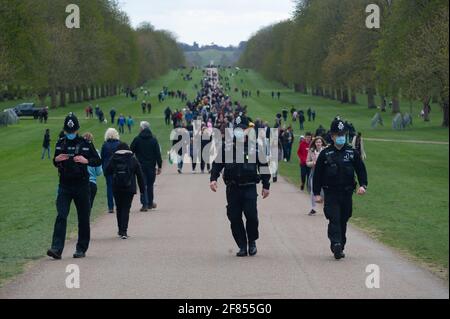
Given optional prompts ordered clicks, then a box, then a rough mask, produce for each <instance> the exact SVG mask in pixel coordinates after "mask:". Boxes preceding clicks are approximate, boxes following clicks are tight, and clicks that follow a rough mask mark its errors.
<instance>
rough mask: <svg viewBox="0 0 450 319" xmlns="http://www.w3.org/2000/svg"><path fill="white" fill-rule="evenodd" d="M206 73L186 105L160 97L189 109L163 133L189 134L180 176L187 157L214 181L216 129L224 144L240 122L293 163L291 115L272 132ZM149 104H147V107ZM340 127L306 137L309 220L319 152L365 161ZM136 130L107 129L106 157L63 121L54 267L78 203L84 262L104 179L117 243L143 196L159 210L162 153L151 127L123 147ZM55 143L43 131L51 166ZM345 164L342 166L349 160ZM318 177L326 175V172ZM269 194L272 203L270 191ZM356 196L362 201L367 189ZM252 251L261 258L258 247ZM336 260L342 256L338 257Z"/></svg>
mask: <svg viewBox="0 0 450 319" xmlns="http://www.w3.org/2000/svg"><path fill="white" fill-rule="evenodd" d="M203 72H204V73H203V78H202V79H201V82H200V89H199V90H198V91H197V94H196V96H195V98H194V99H193V100H192V101H187V100H186V97H185V95H184V93H183V92H182V91H169V89H168V88H167V87H165V88H164V89H163V91H162V92H161V93H160V97H162V98H163V99H165V98H166V97H167V96H169V97H171V98H179V99H181V100H182V101H183V102H186V104H185V107H184V108H183V109H181V110H180V109H175V110H174V111H172V110H171V108H170V107H167V108H166V109H165V110H164V118H165V124H166V125H170V124H172V125H173V128H174V129H180V128H183V129H185V130H184V131H185V132H188V133H189V139H188V142H187V143H186V144H184V145H183V146H182V148H181V149H179V151H178V153H177V154H176V164H177V170H178V173H180V174H182V173H183V168H184V161H185V158H184V157H183V156H184V155H186V154H187V155H188V156H189V157H190V159H191V163H192V173H196V170H197V167H198V166H200V171H201V172H202V173H205V169H206V171H207V172H208V173H211V170H212V168H214V165H213V158H211V156H210V158H208V157H206V158H205V157H204V156H203V154H204V149H205V147H206V146H207V145H208V144H209V143H210V142H211V141H212V139H213V131H214V130H213V129H217V130H216V131H219V132H220V134H221V135H222V136H221V137H222V139H224V138H225V135H226V134H227V133H226V130H227V129H234V128H236V125H238V126H239V125H240V124H241V119H245V121H246V123H247V124H248V125H247V124H246V125H245V126H246V129H254V130H256V131H257V132H258V133H257V134H260V132H264V133H265V134H264V138H265V139H266V141H267V140H269V139H270V138H271V129H277V130H278V133H279V134H278V161H280V160H284V161H286V162H289V161H291V157H292V148H293V145H294V143H295V135H294V130H293V128H292V126H291V125H289V126H287V121H288V114H289V112H288V111H287V109H283V110H282V112H281V113H278V114H277V115H276V122H275V125H274V126H273V127H270V125H269V123H268V122H267V121H264V120H262V119H260V118H255V119H252V118H250V117H249V115H248V107H247V105H243V104H241V103H240V102H239V101H233V99H232V98H231V97H230V96H229V95H227V94H226V93H225V91H224V88H223V87H222V86H221V85H220V80H221V76H220V75H219V74H218V71H217V70H216V69H205V70H204V71H203ZM148 94H149V93H148ZM246 94H251V93H246ZM246 94H244V95H246ZM258 95H259V91H258ZM279 96H280V95H278V97H279ZM273 97H275V92H273ZM144 103H145V101H144V102H143V105H144ZM146 110H147V111H149V112H150V111H151V106H150V110H149V108H148V104H147V103H145V108H144V107H143V111H144V113H145V111H146ZM93 114H94V109H93V108H92V106H88V108H86V117H87V118H92V117H93ZM95 114H96V116H97V117H98V118H99V120H100V122H103V121H102V119H104V114H103V112H102V111H101V109H100V108H99V107H98V106H97V107H96V108H95ZM109 115H110V117H111V123H113V124H114V123H116V116H117V112H116V110H115V109H114V108H113V109H111V111H110V113H109ZM306 115H307V117H308V121H310V122H314V121H315V119H316V112H315V110H313V109H311V108H309V109H308V110H307V112H306ZM291 116H292V121H293V122H295V121H296V120H297V119H298V120H300V119H302V120H303V122H304V121H306V118H305V113H304V112H303V111H302V110H296V109H295V108H294V107H292V109H291ZM283 121H284V123H283ZM335 121H337V122H338V123H339V125H338V127H337V128H335V129H334V131H333V127H332V129H330V130H329V131H327V130H326V129H325V128H324V127H323V126H322V125H320V126H319V127H318V129H317V130H316V132H315V134H312V133H310V132H307V133H306V134H305V135H304V136H301V137H300V140H299V146H298V150H297V156H298V158H299V162H300V177H301V190H302V191H303V190H307V191H309V192H310V193H311V211H310V212H309V215H311V216H312V215H315V214H316V213H317V211H316V206H317V203H318V202H319V200H318V199H317V198H318V197H320V196H321V197H324V195H323V190H322V187H318V186H317V185H315V184H316V183H318V178H317V177H316V167H317V163H318V161H319V159H321V161H323V155H321V154H322V152H323V151H324V150H328V151H329V148H327V146H328V145H335V144H336V139H338V140H339V143H341V144H339V145H344V146H345V145H347V144H348V143H351V144H352V148H351V152H353V151H354V152H355V154H357V158H358V159H361V160H364V159H365V158H366V154H365V150H364V143H363V139H362V134H361V133H358V134H356V130H355V128H354V126H353V125H352V124H351V123H349V122H346V121H345V122H344V121H343V120H341V118H340V117H339V116H338V117H336V119H335ZM197 123H200V126H201V127H200V130H199V131H200V133H201V135H202V136H204V135H205V133H207V134H206V135H208V134H209V136H210V138H209V139H204V138H202V139H201V148H200V149H199V150H197V152H195V151H194V149H195V148H194V147H193V144H194V134H196V133H195V132H196V130H195V129H194V127H195V125H197ZM133 124H134V120H133V119H132V117H131V116H129V117H128V118H125V116H124V115H123V114H120V115H119V117H118V118H117V125H118V130H117V129H116V128H112V127H111V128H108V129H107V130H106V132H105V136H104V143H103V145H102V148H101V151H97V150H96V149H95V147H94V136H93V134H91V133H89V132H88V133H85V134H83V135H79V129H80V124H79V122H78V119H77V118H76V117H75V115H73V114H70V115H69V116H68V117H67V118H66V119H65V122H64V130H63V132H61V134H60V138H59V140H58V142H57V144H56V150H55V155H54V158H53V162H54V165H55V166H56V167H57V168H58V171H59V177H60V183H59V189H58V199H57V210H58V216H57V219H56V222H55V228H54V235H53V242H52V247H51V249H49V251H48V255H49V256H51V257H53V258H55V259H60V258H61V254H62V251H63V248H64V240H65V234H66V230H65V228H66V223H67V215H68V212H69V207H70V202H71V201H72V200H74V201H75V204H76V206H77V213H78V220H79V241H78V244H77V250H76V252H75V254H74V257H75V258H83V257H84V256H85V253H86V251H87V249H88V246H89V240H90V228H89V216H90V211H91V209H92V206H93V203H94V201H95V197H96V194H97V191H98V188H97V179H98V178H99V176H101V175H104V177H105V180H106V196H107V203H108V213H110V214H114V213H115V214H116V216H117V227H118V235H119V237H120V238H122V239H127V238H128V223H129V214H130V209H131V205H132V201H133V198H134V196H135V195H136V193H137V192H138V190H139V192H140V201H141V204H142V208H141V212H147V211H149V210H152V209H155V208H157V204H156V202H155V200H154V198H155V196H154V183H155V181H156V178H157V176H158V175H160V174H161V170H162V165H163V163H162V156H161V148H160V145H159V143H158V141H157V139H156V138H155V136H154V135H153V132H152V130H151V127H150V124H149V123H148V122H145V121H143V122H141V123H140V126H139V127H140V133H139V134H138V135H137V136H136V137H135V139H134V140H133V142H132V143H131V144H130V145H128V144H126V143H124V142H122V141H121V140H120V134H124V133H125V126H126V125H127V126H128V129H129V133H131V127H132V126H133ZM338 133H339V134H338ZM234 134H236V132H235V133H234ZM171 139H172V142H173V145H176V144H177V143H180V142H183V141H184V140H183V136H181V135H178V136H171ZM50 142H51V140H50V131H49V130H46V132H45V136H44V141H43V152H42V159H44V158H45V155H46V154H47V156H48V157H49V158H50ZM340 150H341V148H339V149H338V151H340ZM343 150H344V151H346V148H345V147H344V148H343ZM269 152H270V151H269ZM348 152H350V151H348ZM266 155H269V154H266ZM342 161H345V158H343V159H342ZM198 164H200V165H198ZM321 165H324V164H323V163H322V164H321ZM358 165H360V167H359V168H358V169H359V170H360V172H362V173H361V176H358V177H361V178H360V179H361V180H362V183H363V184H362V185H363V186H364V187H366V186H367V182H366V181H365V178H364V174H365V173H364V172H363V171H365V168H364V169H363V167H362V166H363V164H360V163H358ZM216 173H217V172H216ZM271 173H272V174H268V175H267V176H268V178H269V179H270V175H272V177H273V181H274V182H277V175H278V171H277V168H276V169H275V171H273V172H271ZM363 173H364V174H363ZM320 174H323V173H322V171H321V172H320ZM321 178H322V177H321ZM320 181H321V180H320ZM266 184H268V181H266ZM138 186H139V188H138ZM266 186H267V195H268V185H266ZM359 191H360V193H364V191H363V190H362V189H360V190H359ZM325 198H326V197H325ZM344 244H345V243H344ZM254 248H255V253H256V246H255V247H254ZM338 256H340V255H339V254H338Z"/></svg>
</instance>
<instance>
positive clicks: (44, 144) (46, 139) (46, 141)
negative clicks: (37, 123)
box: [42, 134, 50, 148]
mask: <svg viewBox="0 0 450 319" xmlns="http://www.w3.org/2000/svg"><path fill="white" fill-rule="evenodd" d="M49 146H50V135H49V134H45V135H44V142H42V147H44V148H49Z"/></svg>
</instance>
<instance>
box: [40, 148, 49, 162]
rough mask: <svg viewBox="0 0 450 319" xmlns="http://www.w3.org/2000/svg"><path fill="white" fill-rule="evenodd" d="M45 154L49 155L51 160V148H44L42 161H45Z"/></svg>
mask: <svg viewBox="0 0 450 319" xmlns="http://www.w3.org/2000/svg"><path fill="white" fill-rule="evenodd" d="M45 153H47V155H48V159H50V147H49V148H45V147H43V148H42V156H41V159H44V158H45Z"/></svg>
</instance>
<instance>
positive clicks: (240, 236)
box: [211, 142, 271, 256]
mask: <svg viewBox="0 0 450 319" xmlns="http://www.w3.org/2000/svg"><path fill="white" fill-rule="evenodd" d="M231 147H232V148H233V163H225V159H226V156H225V152H226V151H231ZM243 151H244V156H243V159H244V163H237V161H236V157H237V154H236V144H233V145H232V146H227V145H225V143H223V145H222V161H221V163H219V162H218V161H217V160H216V161H214V162H213V165H212V169H211V182H214V181H217V179H218V178H219V177H220V174H221V172H222V170H224V173H223V179H224V182H225V185H226V197H227V203H228V205H227V215H228V219H229V220H230V222H231V231H232V234H233V238H234V240H235V241H236V244H237V245H238V247H239V248H240V250H241V251H240V255H239V253H238V256H243V255H247V244H249V247H250V248H252V247H253V248H254V249H256V244H255V241H256V240H257V239H258V238H259V232H258V225H259V221H258V210H257V198H258V193H257V187H256V185H257V184H259V183H260V182H262V184H263V187H264V189H267V190H269V189H270V178H271V176H270V174H263V173H260V172H261V168H263V167H265V169H267V170H268V163H261V162H260V161H259V157H258V150H257V149H256V150H255V152H256V155H251V156H253V157H255V156H256V162H255V163H249V158H250V157H249V145H248V143H247V142H246V143H245V144H244V148H243ZM238 158H239V157H238ZM250 162H252V161H250ZM253 162H254V161H253ZM242 213H244V215H245V218H246V225H245V226H244V222H243V220H242ZM255 253H256V250H254V253H253V254H255ZM251 254H252V253H251Z"/></svg>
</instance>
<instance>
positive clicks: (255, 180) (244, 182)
mask: <svg viewBox="0 0 450 319" xmlns="http://www.w3.org/2000/svg"><path fill="white" fill-rule="evenodd" d="M223 181H224V182H225V185H227V186H239V187H244V186H253V185H257V184H259V183H260V182H261V178H260V177H259V176H258V175H256V176H252V177H251V178H243V179H241V180H239V179H233V178H224V179H223Z"/></svg>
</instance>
